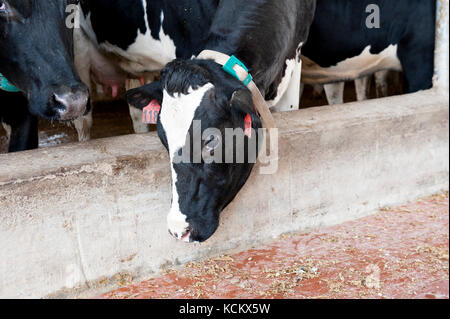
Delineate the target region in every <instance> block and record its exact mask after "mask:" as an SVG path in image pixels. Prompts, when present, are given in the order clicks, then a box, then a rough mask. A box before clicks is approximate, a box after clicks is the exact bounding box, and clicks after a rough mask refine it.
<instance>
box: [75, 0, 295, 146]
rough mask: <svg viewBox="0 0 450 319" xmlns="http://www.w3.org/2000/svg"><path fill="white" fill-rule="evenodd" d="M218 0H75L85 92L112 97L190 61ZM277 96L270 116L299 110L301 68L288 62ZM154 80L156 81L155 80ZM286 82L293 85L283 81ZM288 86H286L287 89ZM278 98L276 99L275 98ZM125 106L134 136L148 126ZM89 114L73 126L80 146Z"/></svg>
mask: <svg viewBox="0 0 450 319" xmlns="http://www.w3.org/2000/svg"><path fill="white" fill-rule="evenodd" d="M220 2H221V1H219V0H183V1H163V0H145V1H142V0H129V1H126V2H124V1H110V0H81V2H80V11H81V21H80V25H81V28H79V29H76V30H75V35H74V37H75V52H76V54H75V63H76V66H77V70H78V72H79V74H80V76H81V78H82V79H83V82H85V83H86V84H87V85H88V86H89V87H91V88H92V89H94V87H95V86H96V85H99V86H100V87H101V88H103V91H104V92H107V93H111V94H112V96H113V97H116V96H117V92H118V88H120V87H123V86H125V87H126V89H131V88H135V87H139V86H141V85H142V84H144V83H150V82H152V81H153V80H154V79H155V77H156V78H157V76H158V74H159V72H160V71H161V69H162V68H163V67H164V66H165V65H166V64H167V63H169V62H171V61H173V60H174V59H177V58H178V59H190V58H192V57H195V56H196V55H197V54H198V53H200V51H201V50H202V48H204V47H205V45H206V43H207V41H208V36H209V30H210V27H211V24H212V21H213V19H214V18H215V16H216V12H217V8H218V6H219V3H220ZM284 71H285V72H283V74H287V76H285V77H283V80H284V81H283V83H282V85H281V86H280V93H284V92H288V93H287V94H279V92H276V91H274V89H273V88H272V91H271V92H269V93H268V94H267V98H268V103H269V105H270V107H271V108H272V110H274V111H288V110H295V109H298V108H299V100H300V92H299V90H298V85H297V84H296V82H295V81H297V82H300V74H301V64H300V63H299V62H298V61H297V60H296V59H294V58H292V59H291V60H290V61H288V64H287V66H286V70H284ZM155 75H156V76H155ZM291 78H293V79H295V81H289V80H290V79H291ZM289 84H291V86H289ZM275 96H278V98H275ZM141 114H142V112H141V110H138V109H136V108H134V107H132V106H130V115H131V119H132V121H133V127H134V131H135V132H136V133H146V132H148V131H149V126H148V125H146V124H144V123H142V121H141V117H142V116H141ZM91 125H92V116H91V114H89V115H87V116H85V117H84V118H80V119H79V120H78V121H76V122H75V127H76V128H77V131H78V136H79V139H80V141H85V140H89V138H90V134H89V132H90V127H91Z"/></svg>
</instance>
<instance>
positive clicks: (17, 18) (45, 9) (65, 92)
mask: <svg viewBox="0 0 450 319" xmlns="http://www.w3.org/2000/svg"><path fill="white" fill-rule="evenodd" d="M75 2H76V1H74V0H45V1H42V0H0V73H2V74H3V75H4V76H5V77H6V78H7V79H8V80H9V81H10V82H11V83H13V84H14V85H15V86H16V87H17V88H19V89H20V90H21V91H22V92H24V93H25V95H26V96H27V98H28V102H29V110H30V112H31V113H32V114H34V115H37V116H41V117H44V118H47V119H55V120H71V119H74V118H76V117H79V116H81V115H83V114H84V113H85V112H86V111H87V110H86V108H87V107H88V98H89V92H88V89H87V87H86V86H85V85H84V84H83V83H82V82H81V80H80V79H79V77H78V75H77V74H76V72H75V70H74V69H75V68H74V63H73V30H72V29H70V28H69V27H67V26H66V8H67V6H68V5H69V4H75Z"/></svg>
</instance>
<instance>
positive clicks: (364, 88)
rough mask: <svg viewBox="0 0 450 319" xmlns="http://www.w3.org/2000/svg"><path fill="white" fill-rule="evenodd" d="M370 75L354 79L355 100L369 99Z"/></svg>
mask: <svg viewBox="0 0 450 319" xmlns="http://www.w3.org/2000/svg"><path fill="white" fill-rule="evenodd" d="M371 80H372V76H370V75H369V76H364V77H362V78H359V79H356V80H355V90H356V100H358V101H365V100H367V99H369V92H370V84H371V82H372V81H371Z"/></svg>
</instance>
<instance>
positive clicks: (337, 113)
mask: <svg viewBox="0 0 450 319" xmlns="http://www.w3.org/2000/svg"><path fill="white" fill-rule="evenodd" d="M448 116H449V103H448V95H442V94H440V93H438V92H437V91H435V90H430V91H426V92H421V93H416V94H412V95H405V96H398V97H390V98H386V99H381V100H371V101H367V102H364V103H350V104H345V105H337V106H336V105H335V106H326V107H321V108H313V109H306V110H300V111H296V112H290V113H284V114H277V115H276V120H277V124H278V125H279V127H280V149H279V170H278V172H277V174H275V175H259V174H258V171H259V170H258V169H255V170H254V173H253V175H252V177H251V179H250V180H249V182H248V183H247V184H246V186H245V187H244V189H243V190H242V191H241V193H240V194H239V195H238V197H237V199H236V200H235V201H234V202H233V203H232V204H231V205H230V206H229V207H228V208H227V210H226V211H225V212H224V213H223V214H222V220H221V226H220V228H219V230H218V232H217V233H216V234H215V235H214V237H213V238H212V239H211V240H209V241H208V242H206V243H203V244H190V245H189V244H185V243H181V242H178V241H176V240H175V239H173V238H172V237H171V236H170V235H169V234H168V232H167V226H166V214H167V212H168V209H169V204H170V196H171V195H170V169H169V161H168V158H167V154H166V151H165V149H164V148H163V147H162V146H161V144H160V142H159V140H158V138H157V136H156V135H155V134H154V133H150V134H146V135H131V136H123V137H117V138H110V139H104V140H95V141H91V142H88V143H84V144H73V145H66V146H61V147H57V148H49V149H40V150H35V151H31V152H23V153H18V154H8V155H0V297H3V298H28V297H48V296H89V295H92V294H93V293H97V292H99V291H101V290H104V289H107V288H111V285H113V284H114V281H115V280H119V279H120V275H125V274H126V275H129V276H132V277H133V278H135V279H143V278H145V277H146V276H150V275H151V274H153V273H157V272H159V271H160V270H161V269H163V268H164V267H167V266H171V265H180V264H184V263H187V262H189V261H193V260H197V259H200V258H204V257H208V256H212V255H217V254H221V253H224V252H227V251H229V250H231V249H233V250H235V249H245V248H249V247H250V246H252V245H255V244H258V243H261V242H264V241H268V240H270V239H271V238H274V237H276V236H278V235H280V234H283V233H286V232H302V231H306V230H310V229H314V228H317V227H322V226H326V225H331V224H336V223H340V222H343V221H346V220H350V219H355V218H358V217H362V216H365V215H367V214H370V213H372V212H374V211H375V210H377V209H378V208H380V207H384V206H388V205H394V204H399V203H403V202H405V201H408V200H412V199H415V198H418V197H421V196H426V195H429V194H432V193H435V192H439V191H441V190H444V189H447V188H448V182H449V179H448V177H449V163H448V158H449V144H448V143H449V131H448V129H449V118H448ZM118 278H119V279H118Z"/></svg>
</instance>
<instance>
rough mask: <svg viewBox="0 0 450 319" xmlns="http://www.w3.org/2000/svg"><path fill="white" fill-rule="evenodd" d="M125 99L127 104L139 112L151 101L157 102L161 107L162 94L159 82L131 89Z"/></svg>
mask: <svg viewBox="0 0 450 319" xmlns="http://www.w3.org/2000/svg"><path fill="white" fill-rule="evenodd" d="M125 97H126V99H127V102H128V104H130V105H131V106H134V107H135V108H138V109H141V110H142V109H143V108H144V107H146V106H148V105H149V104H150V102H151V101H153V100H157V101H158V102H159V104H160V105H162V99H163V92H162V87H161V82H159V81H157V82H152V83H150V84H147V85H144V86H141V87H139V88H136V89H131V90H129V91H127V93H126V94H125Z"/></svg>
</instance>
